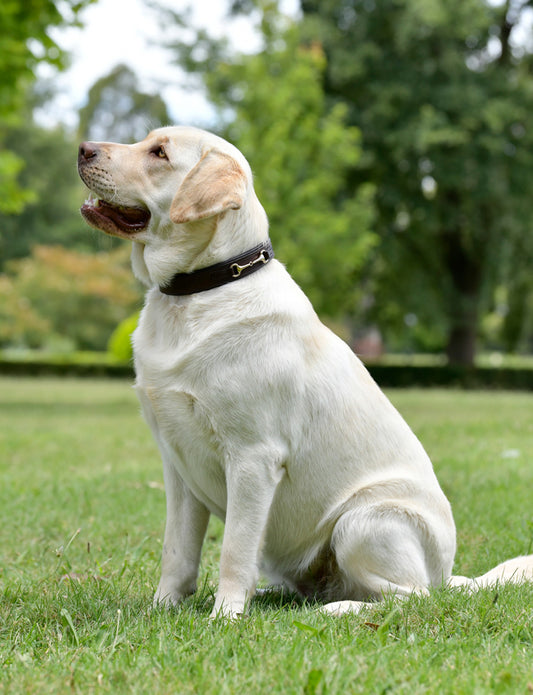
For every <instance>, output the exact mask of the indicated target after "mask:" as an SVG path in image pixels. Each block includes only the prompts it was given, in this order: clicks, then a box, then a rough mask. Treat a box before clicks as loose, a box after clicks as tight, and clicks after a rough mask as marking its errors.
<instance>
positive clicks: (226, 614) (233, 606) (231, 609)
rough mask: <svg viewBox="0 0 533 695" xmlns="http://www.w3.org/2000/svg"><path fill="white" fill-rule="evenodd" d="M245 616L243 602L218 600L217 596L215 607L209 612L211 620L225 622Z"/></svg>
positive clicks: (225, 599) (244, 604)
mask: <svg viewBox="0 0 533 695" xmlns="http://www.w3.org/2000/svg"><path fill="white" fill-rule="evenodd" d="M245 615H246V603H245V601H244V600H240V599H237V600H231V599H228V598H219V597H218V596H217V598H216V600H215V605H214V607H213V610H212V611H211V616H210V619H211V620H217V619H219V618H222V619H225V620H239V619H240V618H242V617H244V616H245Z"/></svg>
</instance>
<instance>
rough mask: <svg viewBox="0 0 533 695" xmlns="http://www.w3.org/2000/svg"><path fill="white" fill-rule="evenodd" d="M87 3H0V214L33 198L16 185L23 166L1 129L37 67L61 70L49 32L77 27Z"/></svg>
mask: <svg viewBox="0 0 533 695" xmlns="http://www.w3.org/2000/svg"><path fill="white" fill-rule="evenodd" d="M92 1H93V0H64V2H62V3H61V5H59V4H58V3H57V2H54V0H31V2H20V1H19V0H3V2H1V3H0V212H3V213H16V212H20V211H21V210H22V209H23V207H24V205H25V204H26V203H27V202H29V201H31V200H32V199H33V194H32V192H31V190H28V189H23V188H21V187H20V186H19V185H18V184H17V176H18V175H19V173H20V171H21V170H22V169H23V167H24V162H23V160H22V159H21V158H20V157H17V155H16V154H14V153H13V152H12V151H11V148H10V146H9V142H7V139H6V129H7V128H8V127H10V126H13V125H15V124H16V123H17V122H18V121H19V118H20V114H21V112H22V111H23V110H24V107H25V104H26V100H27V95H28V90H29V88H30V86H31V85H32V84H33V82H34V80H35V68H36V67H37V65H38V64H39V63H48V64H50V65H54V66H56V67H58V68H61V67H63V66H64V63H65V56H64V54H63V53H62V51H61V50H60V49H59V47H58V46H57V44H56V43H55V42H54V41H53V39H52V38H51V37H50V35H49V33H48V29H49V28H50V27H55V26H62V25H66V24H73V23H76V21H77V17H78V14H79V12H80V11H81V10H82V9H83V8H84V7H85V6H86V5H88V4H89V3H90V2H92Z"/></svg>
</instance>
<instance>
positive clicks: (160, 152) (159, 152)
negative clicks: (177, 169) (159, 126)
mask: <svg viewBox="0 0 533 695" xmlns="http://www.w3.org/2000/svg"><path fill="white" fill-rule="evenodd" d="M151 154H153V155H154V156H155V157H159V158H160V159H168V157H167V153H166V152H165V148H164V147H163V145H158V146H157V147H154V149H153V150H152V151H151Z"/></svg>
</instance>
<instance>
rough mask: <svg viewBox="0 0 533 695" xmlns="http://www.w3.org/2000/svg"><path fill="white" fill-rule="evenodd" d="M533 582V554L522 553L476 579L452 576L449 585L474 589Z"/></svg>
mask: <svg viewBox="0 0 533 695" xmlns="http://www.w3.org/2000/svg"><path fill="white" fill-rule="evenodd" d="M523 582H533V555H522V556H520V557H515V558H513V559H512V560H506V561H505V562H502V563H501V564H499V565H498V566H497V567H494V569H491V570H490V571H489V572H487V573H486V574H482V575H481V577H476V578H475V579H469V578H468V577H457V576H456V577H450V579H449V580H448V583H447V586H467V587H469V588H470V589H471V590H472V591H476V590H477V589H482V588H484V587H491V586H496V585H498V584H522V583H523Z"/></svg>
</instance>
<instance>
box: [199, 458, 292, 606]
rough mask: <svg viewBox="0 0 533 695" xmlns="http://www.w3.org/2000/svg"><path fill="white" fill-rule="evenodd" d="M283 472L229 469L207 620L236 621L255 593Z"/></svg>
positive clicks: (252, 467) (272, 469)
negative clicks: (214, 590) (215, 581)
mask: <svg viewBox="0 0 533 695" xmlns="http://www.w3.org/2000/svg"><path fill="white" fill-rule="evenodd" d="M282 476H283V469H282V468H278V469H277V470H276V469H275V468H272V467H265V468H260V469H259V470H258V469H257V468H256V466H255V465H252V466H250V467H248V466H247V465H246V464H245V463H240V464H235V465H233V466H230V470H229V474H228V475H227V478H226V482H227V489H228V499H227V509H226V524H225V528H224V539H223V541H222V551H221V556H220V579H219V584H218V590H217V594H216V598H215V606H214V608H213V611H212V614H211V617H213V618H215V617H218V616H223V617H226V618H231V619H233V618H238V617H240V616H242V615H243V614H244V613H245V611H246V606H247V603H248V602H249V601H250V599H251V598H252V596H253V595H254V593H255V588H256V584H257V579H258V573H259V554H260V551H261V544H262V541H263V537H264V534H265V531H266V525H267V521H268V515H269V511H270V507H271V504H272V500H273V498H274V493H275V491H276V487H277V485H278V483H279V481H280V480H281V478H282Z"/></svg>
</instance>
